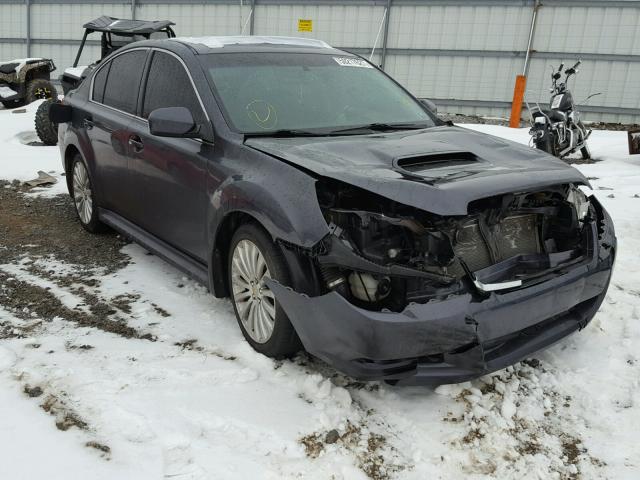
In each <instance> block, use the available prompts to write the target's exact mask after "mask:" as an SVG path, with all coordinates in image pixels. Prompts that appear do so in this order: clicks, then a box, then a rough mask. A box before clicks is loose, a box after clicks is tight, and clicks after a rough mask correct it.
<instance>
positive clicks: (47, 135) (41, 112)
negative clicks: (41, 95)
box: [35, 100, 58, 145]
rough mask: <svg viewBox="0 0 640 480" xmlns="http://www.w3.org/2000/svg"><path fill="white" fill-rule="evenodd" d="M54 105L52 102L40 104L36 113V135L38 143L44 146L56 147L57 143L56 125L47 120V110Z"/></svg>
mask: <svg viewBox="0 0 640 480" xmlns="http://www.w3.org/2000/svg"><path fill="white" fill-rule="evenodd" d="M54 103H55V102H54V101H53V100H47V101H46V102H42V103H41V104H40V106H39V107H38V110H37V111H36V120H35V124H36V133H37V134H38V138H40V141H41V142H42V143H44V144H45V145H56V144H57V143H58V124H57V123H53V122H52V121H51V120H50V119H49V110H50V109H51V105H53V104H54Z"/></svg>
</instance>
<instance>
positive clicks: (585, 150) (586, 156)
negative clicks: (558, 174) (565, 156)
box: [580, 143, 591, 160]
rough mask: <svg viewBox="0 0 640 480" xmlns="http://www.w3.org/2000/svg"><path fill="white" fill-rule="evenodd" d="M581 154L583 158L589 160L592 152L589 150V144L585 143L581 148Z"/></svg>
mask: <svg viewBox="0 0 640 480" xmlns="http://www.w3.org/2000/svg"><path fill="white" fill-rule="evenodd" d="M580 154H581V155H582V158H583V160H589V159H590V158H591V152H590V151H589V147H588V146H587V144H586V143H585V144H584V147H582V148H581V149H580Z"/></svg>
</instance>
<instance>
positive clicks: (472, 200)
mask: <svg viewBox="0 0 640 480" xmlns="http://www.w3.org/2000/svg"><path fill="white" fill-rule="evenodd" d="M52 117H55V120H56V121H58V122H62V124H61V127H60V129H59V145H60V149H61V154H62V158H63V162H64V168H65V171H66V172H67V179H68V187H69V192H70V194H71V195H72V196H73V198H74V201H75V205H76V207H77V211H78V217H79V219H80V222H81V223H82V225H83V226H84V228H86V229H87V230H89V231H91V232H96V231H99V230H101V229H102V228H103V227H104V225H105V224H106V225H109V226H111V227H113V228H114V229H116V230H118V231H120V232H122V233H123V234H125V235H127V236H129V237H131V238H133V239H134V240H135V241H137V242H138V243H140V244H142V245H143V246H144V247H145V248H147V249H149V250H151V251H153V252H155V253H157V254H158V255H160V256H162V257H163V258H165V259H166V260H167V261H169V262H171V263H172V264H174V265H175V266H176V267H178V268H180V269H182V270H184V271H185V272H187V273H188V274H189V275H191V276H192V277H193V278H195V279H197V280H199V281H200V282H202V283H204V284H205V285H207V286H208V287H209V289H210V290H211V291H212V292H213V293H214V294H215V295H216V296H218V297H231V299H232V303H233V305H234V309H235V312H236V316H237V318H238V324H239V326H240V328H241V330H242V333H243V334H244V336H245V338H246V339H247V341H248V342H249V343H250V344H251V345H252V346H253V347H254V348H255V349H256V350H257V351H259V352H261V353H264V354H265V355H269V356H272V357H276V358H279V357H286V356H290V355H292V354H294V353H296V352H297V351H299V350H300V349H302V348H304V349H305V350H307V351H308V352H310V353H312V354H313V355H316V356H317V357H319V358H321V359H323V360H325V361H327V362H329V363H331V364H332V365H334V366H335V367H336V368H338V369H339V370H341V371H343V372H344V373H346V374H349V375H352V376H354V377H356V378H360V379H385V380H387V381H390V382H401V383H407V384H408V383H443V382H452V381H462V380H465V379H468V378H472V377H475V376H478V375H481V374H483V373H486V372H490V371H494V370H497V369H499V368H502V367H504V366H506V365H509V364H511V363H513V362H516V361H518V360H520V359H522V358H524V357H526V356H527V355H530V354H531V353H533V352H535V351H537V350H539V349H541V348H543V347H545V346H547V345H549V344H551V343H553V342H555V341H557V340H559V339H560V338H562V337H564V336H566V335H568V334H569V333H571V332H573V331H576V330H579V329H581V328H583V327H585V326H586V325H587V323H588V322H589V321H590V320H591V318H592V317H593V316H594V314H595V313H596V311H597V309H598V308H599V306H600V304H601V302H602V300H603V298H604V295H605V293H606V290H607V286H608V284H609V278H610V276H611V271H612V268H613V263H614V256H615V249H616V238H615V233H614V229H613V225H612V222H611V219H610V217H609V215H608V214H607V212H606V211H605V210H604V208H602V206H601V205H600V203H599V202H598V201H597V199H595V198H594V197H586V196H585V194H584V193H583V192H582V190H581V189H580V188H579V186H581V185H588V181H587V180H586V179H585V178H584V177H583V175H582V174H580V173H579V172H578V171H577V170H575V169H574V168H571V167H569V166H567V165H566V164H564V163H563V162H562V161H560V160H557V159H555V158H553V157H551V156H549V155H547V154H544V153H541V152H539V151H536V150H533V149H530V148H527V147H525V146H521V145H518V144H515V143H512V142H508V141H506V140H502V139H499V138H495V137H492V136H488V135H483V134H480V133H475V132H472V131H469V130H466V129H463V128H460V127H456V126H453V125H451V124H445V123H443V122H441V121H440V120H438V119H437V117H436V116H435V115H434V113H433V112H432V111H431V110H430V108H429V104H428V103H426V102H425V103H423V102H420V101H419V100H417V99H416V98H414V97H413V96H412V95H410V94H409V93H408V92H407V91H406V90H404V89H403V88H402V87H401V86H400V85H399V84H397V83H396V82H395V81H394V80H392V79H391V78H389V77H388V76H387V75H386V74H385V73H383V72H382V71H380V70H379V69H377V68H376V67H374V66H373V65H371V64H370V63H369V62H367V61H366V60H364V59H362V58H360V57H358V56H356V55H353V54H350V53H347V52H344V51H340V50H336V49H333V48H331V47H330V46H328V45H326V44H325V43H323V42H320V41H316V40H309V39H291V38H282V37H280V38H278V37H207V38H185V39H180V38H178V39H171V40H157V41H153V40H151V41H144V42H138V43H134V44H131V45H129V46H127V47H125V48H123V49H121V50H118V52H116V53H114V54H113V55H111V56H109V57H107V58H106V59H105V60H104V61H103V62H102V63H101V64H100V66H99V67H98V68H96V69H95V70H94V71H93V72H92V73H91V74H90V76H89V77H88V78H87V79H86V80H85V81H84V82H83V83H82V84H81V85H80V87H79V88H78V89H77V90H75V91H72V92H70V93H69V95H68V96H67V97H66V98H65V100H64V104H63V105H60V106H58V107H57V108H56V109H55V110H54V111H53V112H52Z"/></svg>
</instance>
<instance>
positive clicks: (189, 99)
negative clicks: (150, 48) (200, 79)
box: [142, 51, 205, 124]
mask: <svg viewBox="0 0 640 480" xmlns="http://www.w3.org/2000/svg"><path fill="white" fill-rule="evenodd" d="M165 107H186V108H188V109H189V110H190V111H191V114H192V115H193V118H194V120H195V121H196V123H197V124H202V123H203V122H204V121H205V117H204V113H203V111H202V107H201V106H200V102H199V100H198V96H197V95H196V92H195V90H194V89H193V85H192V83H191V79H190V77H189V74H188V73H187V71H186V69H185V67H184V65H183V64H182V63H181V62H180V60H178V59H177V58H176V57H174V56H173V55H169V54H167V53H163V52H157V51H156V52H154V54H153V59H152V60H151V68H150V69H149V76H148V80H147V87H146V91H145V94H144V103H143V107H142V116H143V117H144V118H148V117H149V114H150V113H151V112H153V111H154V110H155V109H157V108H165Z"/></svg>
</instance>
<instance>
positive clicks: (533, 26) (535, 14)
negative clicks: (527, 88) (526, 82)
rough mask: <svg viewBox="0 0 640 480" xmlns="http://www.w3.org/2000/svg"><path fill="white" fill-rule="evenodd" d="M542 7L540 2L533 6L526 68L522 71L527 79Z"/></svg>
mask: <svg viewBox="0 0 640 480" xmlns="http://www.w3.org/2000/svg"><path fill="white" fill-rule="evenodd" d="M541 6H542V5H541V4H540V0H535V2H534V4H533V17H531V29H530V30H529V41H528V42H527V53H526V55H525V57H524V68H523V69H522V75H524V76H525V77H526V76H527V73H529V60H530V58H531V52H532V49H531V47H532V46H533V37H534V35H535V32H536V20H537V18H538V9H539V8H540V7H541Z"/></svg>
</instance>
